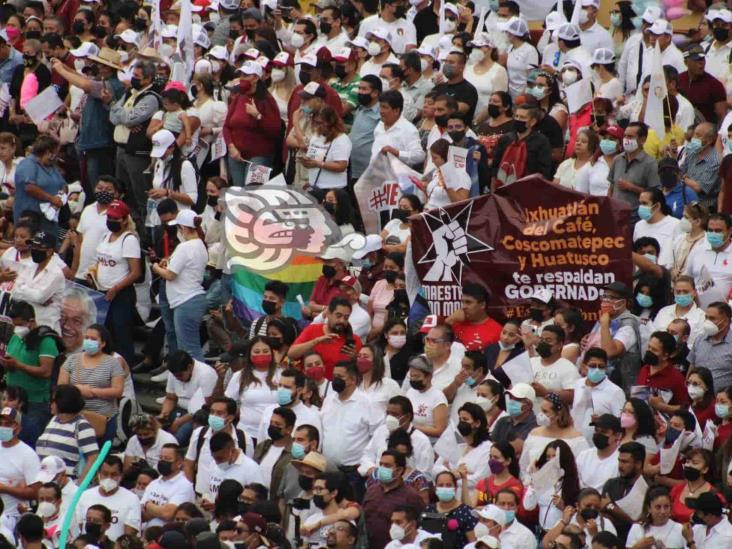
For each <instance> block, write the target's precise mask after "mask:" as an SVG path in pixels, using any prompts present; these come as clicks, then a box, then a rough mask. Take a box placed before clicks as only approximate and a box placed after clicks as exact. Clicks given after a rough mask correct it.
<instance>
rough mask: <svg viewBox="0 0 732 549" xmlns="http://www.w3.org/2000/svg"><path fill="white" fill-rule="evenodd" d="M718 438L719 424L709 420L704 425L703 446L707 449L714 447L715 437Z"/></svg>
mask: <svg viewBox="0 0 732 549" xmlns="http://www.w3.org/2000/svg"><path fill="white" fill-rule="evenodd" d="M715 438H717V426H716V425H715V424H714V422H713V421H709V420H708V421H707V424H706V425H705V426H704V434H703V435H702V448H704V449H705V450H710V451H711V450H713V449H714V439H715Z"/></svg>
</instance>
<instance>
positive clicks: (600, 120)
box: [595, 116, 606, 126]
mask: <svg viewBox="0 0 732 549" xmlns="http://www.w3.org/2000/svg"><path fill="white" fill-rule="evenodd" d="M605 121H606V117H605V116H596V117H595V124H597V125H598V126H604V125H605Z"/></svg>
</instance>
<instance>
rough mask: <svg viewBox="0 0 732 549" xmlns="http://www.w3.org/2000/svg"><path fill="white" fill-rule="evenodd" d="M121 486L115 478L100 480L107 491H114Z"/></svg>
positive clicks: (100, 483)
mask: <svg viewBox="0 0 732 549" xmlns="http://www.w3.org/2000/svg"><path fill="white" fill-rule="evenodd" d="M118 486H119V482H117V481H116V480H114V479H113V478H103V479H102V480H100V481H99V487H100V488H101V489H102V490H104V491H105V492H113V491H114V490H116V489H117V487H118Z"/></svg>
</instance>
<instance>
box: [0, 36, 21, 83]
mask: <svg viewBox="0 0 732 549" xmlns="http://www.w3.org/2000/svg"><path fill="white" fill-rule="evenodd" d="M22 64H23V54H22V53H20V52H19V51H18V50H16V49H15V48H14V47H13V46H11V45H10V42H9V40H8V35H7V33H6V32H5V30H0V84H8V85H10V81H11V80H12V78H13V72H15V68H16V67H17V66H18V65H22Z"/></svg>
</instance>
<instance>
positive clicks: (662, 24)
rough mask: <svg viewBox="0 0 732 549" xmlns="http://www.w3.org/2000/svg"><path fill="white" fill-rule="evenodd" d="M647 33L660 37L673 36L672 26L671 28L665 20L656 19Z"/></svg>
mask: <svg viewBox="0 0 732 549" xmlns="http://www.w3.org/2000/svg"><path fill="white" fill-rule="evenodd" d="M648 32H650V33H651V34H655V35H657V36H661V35H662V34H671V35H673V33H674V28H673V26H671V23H669V22H668V21H666V20H665V19H656V20H655V21H654V22H653V25H651V28H650V29H648Z"/></svg>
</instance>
